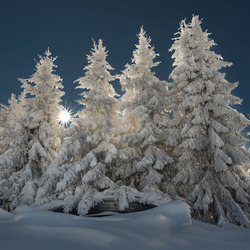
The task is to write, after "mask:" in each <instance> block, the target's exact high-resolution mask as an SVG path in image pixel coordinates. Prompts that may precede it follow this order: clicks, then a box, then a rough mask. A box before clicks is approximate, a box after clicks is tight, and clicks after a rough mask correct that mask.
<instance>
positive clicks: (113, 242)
mask: <svg viewBox="0 0 250 250" xmlns="http://www.w3.org/2000/svg"><path fill="white" fill-rule="evenodd" d="M249 246H250V230H249V229H245V228H241V227H237V226H234V225H225V226H223V227H217V226H215V225H211V224H206V223H201V222H197V221H194V220H190V216H189V208H188V206H187V205H186V203H184V202H172V203H168V204H165V205H162V206H160V207H157V208H154V209H151V210H147V211H143V212H137V213H130V214H116V215H113V216H107V217H79V216H74V215H70V214H60V213H54V212H49V211H43V210H40V209H38V208H32V207H28V206H21V207H19V208H17V209H16V210H15V211H14V212H13V213H8V212H6V211H3V210H1V209H0V249H1V250H12V249H13V250H14V249H25V250H34V249H35V250H40V249H46V250H50V249H52V250H57V249H60V250H64V249H65V250H66V249H67V250H74V249H85V250H88V249H91V250H95V249H102V250H103V249H110V250H113V249H114V250H116V249H119V250H122V249H124V250H132V249H137V250H139V249H143V250H146V249H174V250H179V249H185V250H189V249H190V250H191V249H192V250H195V249H199V250H200V249H202V250H206V249H213V250H216V249H218V250H221V249H227V250H230V249H233V250H235V249H236V250H247V249H249Z"/></svg>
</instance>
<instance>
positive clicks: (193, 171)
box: [167, 16, 250, 226]
mask: <svg viewBox="0 0 250 250" xmlns="http://www.w3.org/2000/svg"><path fill="white" fill-rule="evenodd" d="M200 25H201V21H200V20H199V17H198V16H194V17H193V18H192V22H191V23H190V24H186V22H185V21H182V22H181V27H180V31H179V32H178V33H177V34H178V35H179V37H177V38H175V42H174V43H173V45H172V47H171V49H170V51H174V54H173V56H172V58H174V60H175V61H174V66H175V68H174V70H173V71H172V73H171V75H170V77H171V78H172V79H173V85H172V87H173V88H172V90H171V92H170V97H169V100H170V104H171V105H170V107H171V108H173V110H174V120H173V122H174V123H175V126H176V127H175V129H174V130H173V133H172V135H173V136H172V137H171V136H170V137H169V140H168V141H167V143H169V144H171V142H173V141H175V143H177V144H178V149H179V157H178V163H177V164H176V165H175V166H176V171H177V174H176V176H175V177H174V179H173V181H174V183H175V185H176V189H177V192H178V194H179V195H180V196H182V197H184V198H185V199H186V201H187V202H188V203H189V204H190V206H191V211H192V215H193V217H194V218H196V219H198V220H202V221H206V222H213V223H217V224H219V225H221V224H223V223H225V222H231V223H235V224H239V225H243V226H248V225H249V216H250V206H249V204H250V179H249V174H248V173H247V170H248V171H249V157H248V156H247V153H246V150H245V147H244V144H245V142H246V139H245V138H244V137H243V136H242V135H241V131H242V130H243V129H244V128H245V127H246V126H247V125H248V124H249V121H248V119H247V118H246V117H245V116H244V115H242V114H240V113H239V112H238V111H237V110H235V109H233V108H232V105H235V104H240V103H241V101H242V100H241V99H240V98H238V97H235V96H234V95H232V94H231V91H232V90H233V89H234V88H236V87H237V85H238V83H230V82H228V81H227V80H226V79H225V74H224V73H222V72H220V69H221V68H223V67H227V66H230V65H231V63H228V62H225V61H223V59H222V57H221V56H220V55H217V54H216V53H215V52H213V51H212V50H210V49H211V47H212V46H214V45H215V43H214V41H213V40H212V39H210V38H209V37H208V36H209V33H207V32H206V31H205V32H203V31H202V29H201V26H200ZM177 135H179V136H177Z"/></svg>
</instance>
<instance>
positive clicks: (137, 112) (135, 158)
mask: <svg viewBox="0 0 250 250" xmlns="http://www.w3.org/2000/svg"><path fill="white" fill-rule="evenodd" d="M138 38H139V43H138V45H136V49H135V50H134V52H133V58H132V63H131V64H127V65H126V69H125V70H124V71H123V72H122V75H121V76H120V82H121V85H122V90H123V91H125V92H126V93H125V94H124V95H123V96H122V98H121V105H122V110H123V117H122V119H121V123H120V124H119V126H117V129H116V131H115V130H114V134H115V138H114V142H115V145H116V147H117V148H118V152H119V157H118V159H117V161H116V162H115V166H116V168H115V176H116V179H117V180H118V182H117V183H119V184H120V185H125V186H127V188H126V189H127V191H128V192H130V191H129V188H128V187H131V188H134V189H135V190H137V191H138V192H139V193H138V192H132V194H129V195H128V194H126V192H124V196H125V197H124V198H123V200H125V201H126V200H127V202H125V205H126V206H127V205H128V202H133V201H140V202H144V203H152V202H153V203H157V202H159V201H162V200H163V199H164V198H167V200H168V196H167V195H164V193H163V192H161V191H160V185H161V182H162V179H163V175H162V170H163V169H164V168H166V167H168V166H169V164H170V163H172V162H173V159H172V158H171V157H170V156H169V155H168V153H167V148H166V145H165V141H164V139H163V138H164V137H165V127H166V125H167V123H168V119H169V118H168V117H167V115H166V114H165V112H164V111H165V109H166V105H165V98H166V95H167V93H168V84H167V82H165V81H160V80H159V79H158V78H157V77H156V76H155V73H154V72H153V71H152V68H153V67H155V66H157V65H158V64H159V62H155V59H156V57H157V56H158V54H156V53H155V52H154V47H152V46H151V45H150V42H151V39H150V38H149V37H147V36H146V32H145V31H144V29H143V28H141V30H140V33H139V34H138ZM121 207H124V205H121Z"/></svg>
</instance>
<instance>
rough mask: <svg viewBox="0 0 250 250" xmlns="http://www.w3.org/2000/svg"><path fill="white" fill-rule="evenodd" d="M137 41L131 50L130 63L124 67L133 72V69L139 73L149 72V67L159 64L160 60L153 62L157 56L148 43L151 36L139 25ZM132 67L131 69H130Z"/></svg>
mask: <svg viewBox="0 0 250 250" xmlns="http://www.w3.org/2000/svg"><path fill="white" fill-rule="evenodd" d="M137 36H138V39H139V43H138V44H136V45H135V46H136V49H135V50H134V52H133V58H132V65H126V68H127V69H128V70H129V71H130V72H131V74H133V69H134V70H135V71H136V72H137V73H138V74H141V73H143V72H151V68H153V67H155V66H157V65H159V63H160V62H154V60H155V58H156V57H157V56H159V54H156V53H155V52H154V47H153V46H152V45H151V44H150V43H151V38H150V37H147V35H146V32H145V30H144V28H143V26H141V29H140V32H139V34H138V35H137ZM132 68H133V69H132Z"/></svg>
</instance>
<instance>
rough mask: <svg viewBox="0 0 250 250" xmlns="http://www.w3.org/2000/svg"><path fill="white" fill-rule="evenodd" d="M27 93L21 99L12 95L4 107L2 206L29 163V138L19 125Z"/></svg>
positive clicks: (0, 178) (0, 176)
mask: <svg viewBox="0 0 250 250" xmlns="http://www.w3.org/2000/svg"><path fill="white" fill-rule="evenodd" d="M24 98H25V93H24V92H22V94H21V95H20V97H19V99H17V98H16V96H15V95H13V94H12V95H11V98H10V99H9V101H8V102H9V105H8V106H4V105H2V108H1V118H0V119H1V127H2V131H1V134H0V146H1V150H2V153H1V155H0V204H1V206H4V208H5V205H6V202H5V201H4V200H3V197H4V195H5V193H6V192H8V190H9V188H10V187H11V184H12V183H14V182H15V181H16V180H17V179H18V178H19V177H20V172H19V170H20V169H21V168H22V167H23V166H24V165H25V164H26V163H27V145H28V140H29V136H28V133H27V131H26V130H25V128H24V127H23V126H22V125H21V124H19V122H18V120H19V117H20V116H21V115H22V114H23V113H24Z"/></svg>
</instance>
